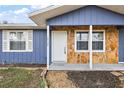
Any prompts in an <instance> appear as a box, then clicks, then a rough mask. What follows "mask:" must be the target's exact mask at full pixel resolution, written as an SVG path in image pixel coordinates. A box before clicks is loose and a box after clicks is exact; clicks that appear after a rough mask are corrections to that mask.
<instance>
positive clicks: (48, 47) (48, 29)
mask: <svg viewBox="0 0 124 93" xmlns="http://www.w3.org/2000/svg"><path fill="white" fill-rule="evenodd" d="M49 44H50V27H49V25H48V26H47V69H49V63H50V62H49V61H50V60H49V57H50V51H49V50H50V46H49Z"/></svg>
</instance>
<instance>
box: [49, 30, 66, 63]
mask: <svg viewBox="0 0 124 93" xmlns="http://www.w3.org/2000/svg"><path fill="white" fill-rule="evenodd" d="M54 32H58V33H59V32H65V33H66V54H65V55H66V56H65V57H66V58H65V62H62V63H67V50H68V49H67V48H68V47H67V31H63V30H59V31H55V30H53V31H51V62H52V63H54V62H55V61H54V60H53V59H54V58H53V53H52V52H53V51H54V50H53V39H54V38H53V33H54ZM58 63H59V62H58Z"/></svg>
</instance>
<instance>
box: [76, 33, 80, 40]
mask: <svg viewBox="0 0 124 93" xmlns="http://www.w3.org/2000/svg"><path fill="white" fill-rule="evenodd" d="M76 38H77V41H80V33H77V34H76Z"/></svg>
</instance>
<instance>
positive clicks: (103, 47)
mask: <svg viewBox="0 0 124 93" xmlns="http://www.w3.org/2000/svg"><path fill="white" fill-rule="evenodd" d="M77 32H88V33H89V30H75V52H79V53H80V52H89V46H88V50H77V38H76V34H77ZM93 32H103V40H102V41H103V50H92V52H105V42H106V41H105V30H93Z"/></svg>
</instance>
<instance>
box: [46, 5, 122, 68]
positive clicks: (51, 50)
mask: <svg viewBox="0 0 124 93" xmlns="http://www.w3.org/2000/svg"><path fill="white" fill-rule="evenodd" d="M96 14H97V15H96ZM121 18H122V19H123V18H124V16H122V15H120V14H118V13H113V12H112V11H109V10H106V9H102V8H100V7H95V6H88V7H85V8H80V9H77V10H75V11H72V12H69V13H65V14H63V15H59V16H56V17H53V18H50V19H49V20H47V67H48V69H50V70H124V65H123V64H120V63H119V62H122V63H124V57H123V55H124V52H123V51H124V45H123V41H124V29H121V27H122V28H123V27H124V23H123V22H122V19H121ZM57 62H58V63H57ZM61 62H63V63H61Z"/></svg>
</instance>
